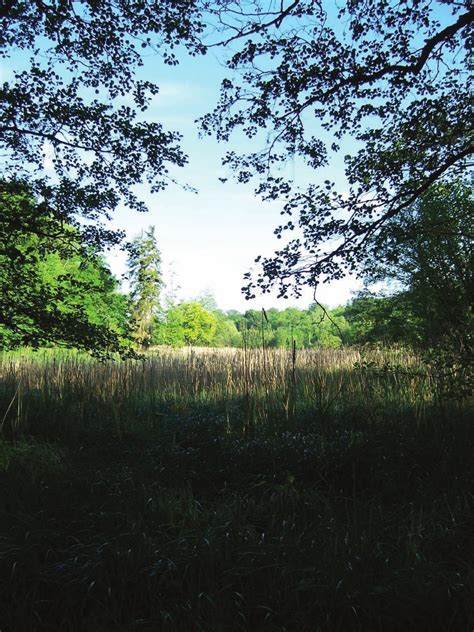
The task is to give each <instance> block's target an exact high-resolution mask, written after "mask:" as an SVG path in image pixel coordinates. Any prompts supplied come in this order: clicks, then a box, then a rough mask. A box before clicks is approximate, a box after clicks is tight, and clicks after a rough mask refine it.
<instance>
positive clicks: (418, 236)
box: [364, 181, 474, 352]
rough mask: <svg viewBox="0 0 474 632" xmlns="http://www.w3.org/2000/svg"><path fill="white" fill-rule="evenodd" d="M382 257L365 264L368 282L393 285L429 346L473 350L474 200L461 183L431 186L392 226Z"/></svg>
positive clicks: (468, 189) (380, 254)
mask: <svg viewBox="0 0 474 632" xmlns="http://www.w3.org/2000/svg"><path fill="white" fill-rule="evenodd" d="M390 228H391V231H390V236H389V238H387V239H386V240H385V242H384V244H383V245H381V247H380V249H379V258H378V259H377V260H373V261H369V262H367V263H366V265H365V268H364V271H365V275H366V279H367V281H369V282H377V281H387V280H391V281H395V282H398V284H399V286H400V287H401V290H400V291H399V297H400V298H401V297H402V296H403V301H404V303H405V304H406V305H407V310H406V311H407V312H411V313H412V314H414V315H415V317H416V318H417V320H418V324H419V328H420V331H419V338H420V340H421V341H422V342H423V344H425V345H426V346H433V345H436V344H440V343H441V342H442V341H443V340H444V341H446V342H449V346H450V347H451V348H453V349H457V350H459V351H462V350H465V352H469V350H470V349H472V346H473V340H472V335H473V314H472V297H473V296H474V254H473V248H472V242H473V238H474V200H473V198H472V191H471V188H470V187H468V186H467V185H466V184H464V183H463V182H461V181H457V182H452V183H446V184H438V185H436V186H433V187H431V188H430V189H429V190H428V191H427V192H426V193H425V194H424V195H423V196H422V197H421V198H420V199H419V200H417V202H415V203H413V204H412V205H411V206H409V207H408V208H406V209H405V210H404V211H403V212H402V213H401V215H400V217H399V218H398V219H397V222H396V223H394V222H391V226H390Z"/></svg>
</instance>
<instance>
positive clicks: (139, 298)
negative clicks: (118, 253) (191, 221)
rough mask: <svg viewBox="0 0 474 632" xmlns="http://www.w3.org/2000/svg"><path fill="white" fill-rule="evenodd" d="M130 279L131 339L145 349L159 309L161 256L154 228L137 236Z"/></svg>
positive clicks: (129, 270) (131, 256)
mask: <svg viewBox="0 0 474 632" xmlns="http://www.w3.org/2000/svg"><path fill="white" fill-rule="evenodd" d="M128 279H129V281H130V286H131V299H132V304H133V307H132V314H131V328H132V337H133V338H134V339H135V340H136V342H137V343H138V344H139V345H140V346H141V347H142V348H146V347H148V346H149V344H150V342H151V340H152V337H153V328H154V326H155V319H156V316H157V315H158V311H159V308H160V293H161V288H162V286H163V281H162V278H161V254H160V251H159V249H158V244H157V241H156V237H155V227H154V226H150V227H149V228H148V229H147V230H146V231H141V233H140V234H139V235H138V236H137V237H135V239H134V240H133V242H132V247H131V249H130V253H129V257H128Z"/></svg>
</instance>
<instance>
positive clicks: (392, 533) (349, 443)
mask: <svg viewBox="0 0 474 632" xmlns="http://www.w3.org/2000/svg"><path fill="white" fill-rule="evenodd" d="M0 413H1V414H0V419H3V421H2V429H1V434H0V482H1V487H0V525H1V534H0V629H1V630H2V632H10V631H11V632H13V631H15V632H17V631H23V630H25V631H30V630H32V631H33V630H38V631H40V630H48V631H49V630H58V629H61V630H65V631H66V632H68V631H71V632H73V631H74V632H76V631H84V632H86V631H89V630H95V631H101V632H103V631H110V632H112V631H114V632H115V631H117V630H118V631H131V630H144V631H148V630H150V631H151V630H172V631H174V630H180V631H181V630H182V631H185V630H186V631H189V630H191V631H194V630H196V631H198V630H203V631H210V630H212V631H214V630H216V631H220V630H222V631H227V630H230V631H233V630H236V631H237V630H249V631H250V630H252V631H253V630H262V631H266V630H268V631H278V632H284V631H289V630H296V629H298V630H302V631H309V630H311V631H312V632H318V631H321V632H323V631H324V632H329V631H333V630H335V631H338V630H339V631H345V630H361V631H362V630H364V631H374V632H375V631H377V630H380V629H385V630H388V631H391V630H394V631H395V630H397V631H401V630H403V631H406V630H409V631H415V630H416V631H417V632H418V631H423V630H426V631H428V630H429V631H438V632H441V630H453V631H454V630H469V629H470V628H472V622H473V621H474V608H473V603H474V601H473V600H472V594H473V590H474V560H473V558H474V555H473V551H474V540H473V533H474V530H473V529H472V516H473V509H474V502H473V501H474V484H473V481H474V465H473V460H472V450H473V448H474V432H473V425H472V422H471V414H472V407H471V402H470V401H469V400H468V399H467V398H464V399H458V400H452V399H451V400H447V399H443V398H442V397H440V395H439V391H438V390H437V389H436V384H435V377H434V376H433V374H432V373H431V372H430V370H429V367H427V366H425V365H424V364H423V362H422V360H421V359H420V358H418V357H417V356H416V355H415V354H413V353H412V352H411V351H410V350H408V349H403V348H391V349H382V348H374V349H353V348H351V349H334V350H332V349H320V350H304V351H303V350H296V349H277V350H271V349H267V348H265V346H264V345H263V346H262V349H256V350H250V349H245V348H244V349H224V350H221V349H219V350H216V349H182V350H170V349H155V350H153V351H151V352H150V353H148V354H147V355H146V357H145V359H144V360H142V361H133V362H132V361H130V362H119V361H117V362H112V361H110V362H106V363H100V362H97V361H93V360H91V359H90V358H88V357H87V356H84V355H81V354H79V353H76V352H68V351H62V352H58V351H55V350H42V351H38V352H33V351H29V350H22V351H21V352H17V353H4V354H3V355H2V357H1V358H0Z"/></svg>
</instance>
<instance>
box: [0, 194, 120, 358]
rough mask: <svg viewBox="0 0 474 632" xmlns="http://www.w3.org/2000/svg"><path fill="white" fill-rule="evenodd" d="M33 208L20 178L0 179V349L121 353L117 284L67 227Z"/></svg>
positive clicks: (34, 204) (98, 258)
mask: <svg viewBox="0 0 474 632" xmlns="http://www.w3.org/2000/svg"><path fill="white" fill-rule="evenodd" d="M37 209H38V205H37V204H36V203H35V201H34V200H33V198H32V197H31V194H30V193H29V192H28V190H27V189H26V188H25V186H24V185H23V184H22V183H18V182H12V183H5V182H1V183H0V216H1V217H0V219H1V221H0V226H1V232H0V264H1V265H0V286H1V290H2V291H1V297H0V315H1V317H0V335H1V346H2V347H11V346H17V345H20V344H22V345H24V344H29V345H36V346H38V345H44V344H48V343H55V344H56V343H57V344H62V345H67V346H75V347H77V348H80V349H88V350H90V351H92V352H93V353H95V354H99V355H100V354H103V353H107V352H109V353H110V352H114V351H119V352H120V353H121V354H122V355H124V354H125V355H127V354H128V353H129V344H128V342H127V320H128V301H127V299H126V298H125V297H124V296H122V295H120V294H119V293H118V287H117V285H118V284H117V281H116V280H115V278H114V277H113V276H112V274H111V273H110V271H109V269H108V267H107V266H106V264H105V262H104V261H103V259H102V258H101V257H100V256H98V255H97V254H95V253H94V251H93V250H92V249H91V248H90V247H89V248H88V251H86V252H84V247H83V244H82V241H81V239H80V237H79V235H78V234H77V231H76V230H75V229H74V228H73V227H70V226H64V225H62V226H58V223H57V220H55V219H54V217H53V216H49V217H48V216H47V215H46V214H45V213H43V212H39V213H37ZM65 233H67V239H66V240H65V241H63V240H62V239H61V236H62V235H64V234H65Z"/></svg>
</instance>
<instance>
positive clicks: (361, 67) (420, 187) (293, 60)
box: [202, 0, 474, 297]
mask: <svg viewBox="0 0 474 632" xmlns="http://www.w3.org/2000/svg"><path fill="white" fill-rule="evenodd" d="M265 6H266V5H265ZM335 7H336V5H335V3H332V2H325V1H324V0H319V1H317V2H313V1H305V0H288V2H287V3H286V4H284V3H282V4H281V5H280V7H275V5H274V4H273V3H271V4H270V3H269V4H268V10H266V9H265V7H264V5H263V3H260V2H257V3H252V2H249V3H237V6H234V5H233V6H232V10H231V8H229V6H228V4H227V3H225V2H224V3H222V4H219V6H217V7H216V8H215V13H216V16H217V18H218V19H220V21H221V24H222V28H223V30H224V32H225V35H224V36H223V37H224V41H225V42H227V43H230V42H232V45H233V46H234V47H235V46H237V47H238V49H237V51H236V52H235V53H234V54H233V55H232V56H231V58H230V60H229V62H228V68H229V69H230V70H231V71H232V72H234V71H236V70H237V71H240V72H239V74H238V75H237V78H235V76H232V77H230V78H228V79H226V80H225V81H224V82H223V84H222V93H221V99H220V101H219V103H218V105H217V107H216V108H215V110H214V111H213V112H211V113H209V114H208V115H207V116H205V117H204V118H203V120H202V128H203V131H204V133H215V134H216V135H217V137H218V139H220V140H223V141H228V140H229V139H230V137H231V134H232V132H234V131H235V130H237V129H240V130H242V131H243V132H244V134H246V135H247V137H248V138H249V139H253V140H252V146H255V145H256V144H257V145H258V142H259V140H260V139H261V140H262V141H263V146H261V150H255V151H253V153H250V154H247V155H239V154H237V153H235V152H233V151H230V152H229V153H228V155H227V157H226V158H225V161H224V162H225V163H226V164H229V165H230V166H231V167H232V168H233V169H235V170H236V171H237V173H238V179H239V180H240V181H242V182H248V181H250V180H251V179H252V178H254V177H257V178H259V179H260V180H259V184H258V186H257V192H258V193H259V194H260V195H262V196H263V197H264V198H266V199H283V200H285V206H284V211H283V213H284V214H285V215H287V216H288V217H287V220H285V222H284V224H282V225H281V226H280V227H278V228H277V229H276V231H275V232H276V234H277V236H278V237H279V238H281V237H282V236H283V235H284V234H287V231H293V230H296V232H297V233H298V235H297V237H296V238H294V239H291V240H289V242H288V243H287V244H286V245H284V246H283V247H282V248H281V249H280V250H278V251H276V252H275V255H274V256H273V257H269V258H264V259H263V260H262V259H261V258H260V257H259V258H258V259H257V261H261V264H262V268H261V272H260V273H259V274H258V275H257V276H256V278H255V277H253V278H252V277H250V275H248V284H247V286H246V287H245V288H244V290H245V292H246V294H247V296H248V297H253V296H254V293H255V290H256V289H257V288H260V289H261V290H262V291H263V292H266V291H269V289H270V288H271V287H273V286H274V285H277V286H278V287H279V295H280V296H287V295H288V293H289V292H290V290H291V289H292V290H293V291H294V293H295V294H296V295H298V294H299V293H300V288H301V286H302V285H304V284H308V285H310V286H313V287H314V288H316V287H317V286H318V284H319V283H321V282H324V281H328V280H331V279H338V278H341V277H342V276H344V275H345V274H346V273H347V272H360V266H361V264H362V263H363V262H364V261H366V260H367V259H368V258H371V257H374V256H377V254H378V252H379V249H380V248H381V247H382V246H383V244H384V242H385V241H386V239H387V238H388V237H389V236H390V235H391V233H392V231H393V227H394V225H396V224H397V221H398V219H399V218H400V217H401V215H402V213H403V211H404V210H405V209H407V208H409V207H410V206H411V205H412V204H414V203H416V201H417V200H419V199H420V197H421V196H422V195H423V194H424V193H425V192H426V191H427V190H428V189H429V187H430V186H431V185H432V184H433V183H436V182H439V181H445V180H448V181H449V180H450V179H453V178H455V177H457V176H458V175H459V174H462V173H464V172H465V170H466V168H467V166H468V164H469V162H468V161H469V158H470V156H471V155H472V151H473V144H472V122H471V121H472V94H471V92H470V87H469V85H468V68H469V55H470V50H471V48H470V45H471V43H472V41H471V36H472V29H471V27H472V21H473V18H474V10H473V9H472V3H471V2H470V0H459V1H454V0H451V1H449V0H439V1H437V2H433V1H432V0H416V1H414V2H399V1H398V0H374V1H373V2H370V3H369V2H367V0H346V2H341V3H337V7H338V8H337V9H336V8H335ZM339 7H340V9H339ZM239 77H240V79H239ZM348 137H350V138H351V139H352V141H354V142H355V143H356V145H355V147H357V146H358V147H359V148H358V149H356V148H354V147H350V150H349V151H350V153H346V155H345V157H344V161H345V175H346V180H347V189H348V191H349V193H348V194H347V191H342V190H338V189H337V187H336V185H335V184H334V182H332V181H330V180H327V181H326V182H325V183H324V184H321V185H320V184H317V183H315V182H314V181H312V182H311V183H310V184H309V185H308V186H307V187H300V188H298V187H297V186H296V185H295V183H294V182H293V181H292V180H291V178H287V177H285V175H284V171H283V170H282V167H283V166H284V164H285V163H286V162H287V161H288V160H289V159H292V160H293V161H294V163H295V165H296V167H297V168H298V169H299V170H302V169H304V166H306V168H309V169H310V170H316V169H319V168H321V167H325V166H327V165H328V164H330V160H331V159H332V158H334V156H338V155H340V156H341V158H342V155H341V154H343V153H344V145H345V144H346V143H347V140H348ZM265 139H266V142H265ZM346 152H347V150H346ZM344 188H346V187H344ZM295 215H296V216H297V219H293V217H294V216H295Z"/></svg>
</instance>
